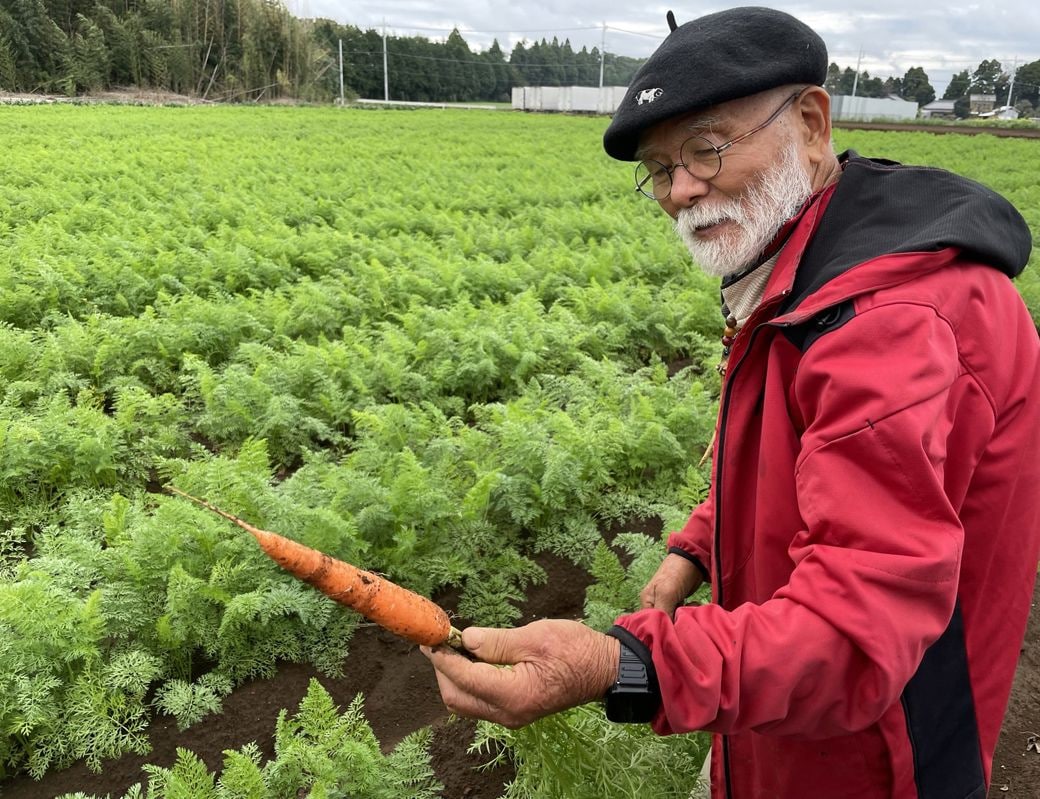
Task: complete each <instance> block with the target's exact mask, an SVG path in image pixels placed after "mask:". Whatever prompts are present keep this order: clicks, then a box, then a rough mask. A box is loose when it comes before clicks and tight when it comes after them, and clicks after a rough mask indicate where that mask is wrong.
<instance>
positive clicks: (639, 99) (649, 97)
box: [636, 89, 664, 105]
mask: <svg viewBox="0 0 1040 799" xmlns="http://www.w3.org/2000/svg"><path fill="white" fill-rule="evenodd" d="M662 94H664V90H663V89H643V91H641V92H639V93H638V94H637V95H636V105H642V104H643V103H652V102H653V101H654V100H656V99H657V98H658V97H660V96H661V95H662Z"/></svg>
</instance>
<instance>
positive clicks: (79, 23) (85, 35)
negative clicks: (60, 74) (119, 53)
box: [65, 14, 109, 94]
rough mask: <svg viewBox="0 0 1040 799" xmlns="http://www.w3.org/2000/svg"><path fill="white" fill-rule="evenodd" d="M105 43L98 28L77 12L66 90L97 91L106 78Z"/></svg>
mask: <svg viewBox="0 0 1040 799" xmlns="http://www.w3.org/2000/svg"><path fill="white" fill-rule="evenodd" d="M108 61H109V56H108V47H107V46H106V45H105V34H104V33H103V32H102V31H101V28H99V27H98V26H97V24H96V23H95V22H94V21H93V20H91V19H87V18H86V17H84V16H83V15H82V14H78V15H77V16H76V30H75V32H74V33H73V34H72V47H71V49H70V51H69V65H68V72H67V74H66V77H65V81H66V91H67V92H68V93H69V94H74V93H76V92H77V91H97V90H99V89H103V88H105V86H106V84H107V81H108V66H109V64H108Z"/></svg>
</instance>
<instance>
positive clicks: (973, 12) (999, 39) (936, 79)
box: [288, 0, 1040, 96]
mask: <svg viewBox="0 0 1040 799" xmlns="http://www.w3.org/2000/svg"><path fill="white" fill-rule="evenodd" d="M288 5H289V7H290V9H292V11H293V12H294V13H296V14H297V15H298V16H304V17H327V18H329V19H334V20H336V21H337V22H341V23H345V24H350V25H356V26H357V27H359V28H365V29H367V28H375V29H379V30H381V29H382V27H383V23H384V21H385V23H386V27H387V31H388V32H389V33H390V34H392V35H398V36H415V35H418V36H425V37H427V38H429V39H435V40H443V39H444V38H445V37H446V36H447V35H448V33H449V32H450V31H451V29H452V28H453V27H458V29H459V31H460V32H461V33H462V36H463V38H464V39H465V40H466V41H467V42H468V43H469V45H470V47H471V48H472V49H474V50H481V49H484V48H486V47H487V46H488V45H490V44H491V41H492V40H493V39H495V38H497V39H498V41H499V44H500V45H501V47H502V49H503V50H505V51H506V53H507V54H508V53H509V52H510V51H511V50H512V48H513V45H515V44H516V43H517V42H518V41H521V40H523V39H527V40H528V41H532V40H539V39H542V38H543V37H544V38H546V39H549V40H551V39H552V37H553V36H557V37H559V39H560V41H563V40H564V39H570V41H571V45H572V46H573V47H574V49H576V50H579V49H581V47H582V45H585V46H587V47H588V48H589V49H591V48H592V47H599V46H600V44H601V42H602V41H603V36H604V32H603V25H604V23H606V25H607V30H606V50H607V52H611V53H617V54H618V55H628V56H633V57H637V58H645V57H646V56H648V55H649V54H650V53H651V52H652V51H653V50H654V48H655V47H656V46H657V44H658V43H659V42H660V41H661V39H662V38H663V37H664V36H665V34H667V32H668V27H667V24H666V23H665V12H666V11H667V10H668V9H669V8H671V9H672V10H673V11H674V12H675V16H676V19H677V20H678V21H679V23H680V24H681V23H682V22H685V21H687V20H689V19H692V18H694V17H696V16H700V15H702V14H707V13H711V12H713V11H720V10H722V9H724V8H727V7H729V6H728V5H726V4H722V5H714V4H712V5H700V4H694V3H687V4H685V5H684V4H681V3H673V4H669V3H663V4H653V3H648V4H640V3H632V2H630V0H629V1H627V2H622V1H621V0H556V1H555V2H549V0H512V2H492V3H489V2H484V0H382V2H373V1H371V0H362V1H361V2H340V1H338V0H289V2H288ZM771 5H772V7H774V8H779V9H782V10H784V11H787V12H789V13H791V14H794V15H795V16H796V17H798V18H799V19H801V20H802V21H803V22H806V23H808V24H809V25H810V26H812V27H813V28H815V29H816V31H817V32H818V33H819V34H820V35H821V36H822V37H823V39H824V41H825V42H826V43H827V49H828V52H829V54H830V60H831V61H832V62H836V63H837V64H838V65H839V66H840V67H842V68H844V67H847V66H848V67H853V68H855V67H856V63H857V60H860V58H861V56H860V54H861V53H862V59H861V61H860V64H861V65H860V69H861V70H866V71H867V72H869V73H870V74H871V75H872V76H878V77H882V78H885V77H902V76H903V74H904V73H905V72H906V71H907V70H908V69H909V68H910V67H915V66H921V67H924V68H925V71H926V72H927V73H928V75H929V77H930V78H931V82H932V85H933V86H934V87H935V88H936V90H937V92H938V93H939V95H940V96H942V92H943V90H944V89H945V88H946V84H947V83H948V82H949V78H950V75H952V74H953V73H955V72H960V71H961V70H963V69H967V70H968V71H969V72H971V71H973V70H974V69H975V67H976V66H978V64H979V62H980V61H982V60H983V59H990V58H995V59H997V60H998V61H1000V62H1001V63H1002V64H1003V66H1004V69H1005V70H1007V71H1010V70H1011V68H1012V67H1013V65H1014V64H1015V61H1016V59H1017V63H1018V64H1019V65H1020V66H1021V65H1022V64H1025V63H1028V62H1030V61H1036V60H1038V59H1040V2H1037V0H997V2H996V3H993V2H987V3H982V2H977V3H969V2H961V1H960V0H916V2H909V1H908V0H873V2H870V3H866V2H863V3H860V4H858V6H857V5H854V6H853V7H852V8H853V10H851V11H850V10H849V8H850V6H849V4H848V3H847V2H837V0H815V2H777V3H772V4H771Z"/></svg>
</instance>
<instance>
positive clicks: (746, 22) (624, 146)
mask: <svg viewBox="0 0 1040 799" xmlns="http://www.w3.org/2000/svg"><path fill="white" fill-rule="evenodd" d="M672 22H673V18H672V17H671V12H669V23H670V24H671V23H672ZM826 78H827V46H826V45H825V44H824V43H823V39H821V38H820V37H819V35H818V34H817V33H816V32H815V31H814V30H813V29H812V28H810V27H809V26H808V25H806V24H804V23H803V22H799V21H798V20H797V19H795V18H794V17H792V16H791V15H790V14H785V13H784V12H782V11H775V10H774V9H771V8H760V7H757V6H747V7H744V8H731V9H729V10H727V11H720V12H718V13H717V14H708V15H707V16H704V17H700V18H699V19H695V20H692V21H691V22H687V23H686V24H685V25H680V26H679V27H677V28H673V30H672V32H671V33H670V34H669V35H668V38H667V39H665V40H664V42H663V43H662V44H661V46H660V47H658V48H657V50H656V51H654V54H653V55H651V56H650V58H649V59H647V61H646V63H645V64H643V66H642V67H640V68H639V71H638V72H636V74H635V76H634V77H633V78H632V83H631V84H630V85H629V87H628V91H627V92H625V97H624V99H623V100H622V101H621V104H620V105H619V106H618V108H617V110H616V111H615V112H614V118H613V120H611V123H610V126H609V127H608V128H607V131H606V133H604V134H603V147H604V149H605V150H606V151H607V154H608V155H610V156H612V157H613V158H617V159H619V160H621V161H632V160H635V151H636V148H637V147H638V145H639V137H640V135H642V133H643V131H645V130H646V129H647V128H649V127H651V126H653V125H656V124H657V123H658V122H663V121H664V120H666V119H669V118H670V117H674V116H678V115H679V114H685V113H688V112H690V111H694V110H696V109H698V108H706V107H708V106H712V105H716V104H718V103H724V102H726V101H727V100H735V99H737V98H738V97H748V96H749V95H752V94H757V93H758V92H762V91H765V90H766V89H773V88H775V87H777V86H784V85H786V84H789V83H808V84H815V85H817V86H822V85H823V82H824V81H825V80H826Z"/></svg>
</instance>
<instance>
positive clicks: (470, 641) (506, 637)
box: [462, 627, 517, 664]
mask: <svg viewBox="0 0 1040 799" xmlns="http://www.w3.org/2000/svg"><path fill="white" fill-rule="evenodd" d="M515 634H516V630H499V629H495V628H494V627H467V628H466V629H465V630H463V631H462V645H463V646H464V647H465V648H466V649H467V650H469V652H470V653H471V654H473V656H474V657H476V658H477V659H478V660H482V661H484V662H485V663H499V664H511V663H516V661H517V658H516V656H515V653H514V650H515V648H516V647H515V646H513V642H512V641H511V640H510V638H511V636H512V635H515Z"/></svg>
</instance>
